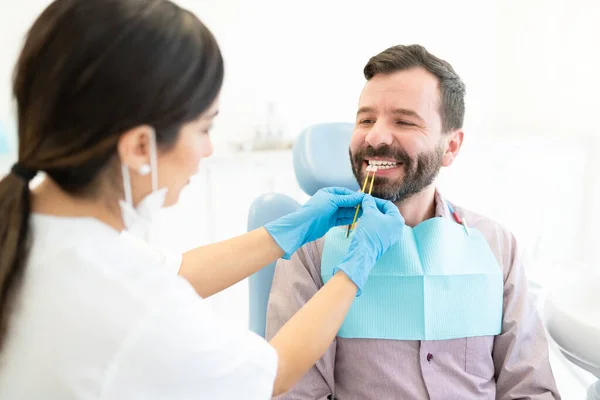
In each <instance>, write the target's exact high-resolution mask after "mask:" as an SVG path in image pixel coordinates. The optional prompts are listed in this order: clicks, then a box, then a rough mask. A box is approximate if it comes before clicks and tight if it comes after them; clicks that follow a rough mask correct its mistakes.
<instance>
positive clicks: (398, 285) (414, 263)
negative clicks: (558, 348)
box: [321, 217, 504, 340]
mask: <svg viewBox="0 0 600 400" xmlns="http://www.w3.org/2000/svg"><path fill="white" fill-rule="evenodd" d="M403 229H404V233H403V235H402V239H401V240H400V242H398V243H396V244H395V245H394V246H392V247H391V248H390V249H389V250H388V251H387V252H386V253H385V254H384V255H383V256H382V257H381V258H380V259H379V261H378V262H377V263H376V264H375V266H374V267H373V270H372V271H371V274H370V275H369V279H368V280H367V283H366V285H365V287H364V289H363V292H362V295H361V296H360V297H357V298H356V299H355V300H354V303H353V304H352V306H351V308H350V311H349V313H348V315H347V316H346V318H345V320H344V323H343V325H342V327H341V329H340V331H339V332H338V336H339V337H342V338H367V339H395V340H446V339H456V338H465V337H473V336H488V335H497V334H499V333H500V332H501V328H502V304H503V294H504V279H503V274H502V269H501V267H500V265H499V264H498V261H497V260H496V257H495V256H494V254H493V253H492V251H491V249H490V247H489V245H488V243H487V241H486V240H485V238H484V237H483V235H482V234H481V232H479V231H478V230H477V229H474V228H472V227H470V228H468V230H467V229H465V227H464V226H463V225H461V224H458V223H456V222H454V221H452V220H450V219H448V218H441V217H436V218H432V219H429V220H427V221H424V222H422V223H421V224H419V225H417V226H416V227H415V228H411V227H409V226H404V228H403ZM351 239H352V235H351V236H350V237H349V238H346V230H345V228H339V227H337V228H333V229H331V230H330V231H329V232H328V233H327V235H326V236H325V246H324V250H323V256H322V259H321V277H322V278H323V282H324V283H325V282H327V281H328V280H329V279H331V277H332V272H333V269H334V267H336V266H337V265H339V264H340V263H341V262H342V260H343V259H344V257H345V255H346V253H347V251H348V247H349V246H350V241H351Z"/></svg>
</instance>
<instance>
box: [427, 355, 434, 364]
mask: <svg viewBox="0 0 600 400" xmlns="http://www.w3.org/2000/svg"><path fill="white" fill-rule="evenodd" d="M431 360H433V354H431V353H428V354H427V362H428V363H431Z"/></svg>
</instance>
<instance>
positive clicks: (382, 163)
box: [369, 160, 398, 167]
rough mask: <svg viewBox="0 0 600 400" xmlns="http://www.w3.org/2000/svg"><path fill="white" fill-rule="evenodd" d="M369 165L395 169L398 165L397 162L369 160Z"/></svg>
mask: <svg viewBox="0 0 600 400" xmlns="http://www.w3.org/2000/svg"><path fill="white" fill-rule="evenodd" d="M369 165H376V166H378V167H386V166H389V167H395V166H396V165H398V163H397V162H395V161H379V160H369Z"/></svg>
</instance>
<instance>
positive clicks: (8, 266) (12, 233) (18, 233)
mask: <svg viewBox="0 0 600 400" xmlns="http://www.w3.org/2000/svg"><path fill="white" fill-rule="evenodd" d="M30 207H31V205H30V203H29V182H28V181H27V180H26V179H23V177H19V176H17V175H16V174H15V173H14V172H12V173H10V174H9V175H7V176H6V177H4V178H3V179H2V180H1V181H0V351H1V350H2V347H1V346H2V344H3V341H4V340H3V339H4V337H5V336H6V331H7V329H8V322H9V318H10V314H11V306H12V305H14V304H15V303H14V301H13V298H14V296H15V294H16V292H17V289H18V287H19V283H20V281H21V278H22V276H23V272H24V269H25V261H26V259H27V252H28V251H27V250H28V246H29V213H30Z"/></svg>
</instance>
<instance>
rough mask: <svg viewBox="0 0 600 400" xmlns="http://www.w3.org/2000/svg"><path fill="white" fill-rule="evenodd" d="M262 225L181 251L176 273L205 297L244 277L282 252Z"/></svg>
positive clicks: (273, 259)
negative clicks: (235, 235) (237, 234)
mask: <svg viewBox="0 0 600 400" xmlns="http://www.w3.org/2000/svg"><path fill="white" fill-rule="evenodd" d="M283 254H284V253H283V250H282V249H281V248H280V247H279V246H278V245H277V242H275V240H273V238H272V237H271V235H269V233H268V232H267V230H266V229H265V228H258V229H255V230H253V231H251V232H248V233H246V234H244V235H241V236H238V237H235V238H232V239H228V240H224V241H222V242H218V243H213V244H209V245H206V246H202V247H197V248H195V249H193V250H190V251H188V252H186V253H184V254H183V261H182V263H181V268H180V270H179V275H181V276H183V277H184V278H186V279H187V280H188V281H189V282H190V283H191V284H192V286H193V287H194V289H195V290H196V292H197V293H198V294H199V295H200V296H202V297H205V298H206V297H209V296H212V295H213V294H215V293H218V292H220V291H222V290H224V289H227V288H228V287H230V286H232V285H234V284H236V283H238V282H239V281H241V280H243V279H245V278H247V277H248V276H250V275H252V274H253V273H255V272H257V271H258V270H260V269H261V268H263V267H264V266H266V265H268V264H270V263H272V262H274V261H276V260H277V259H278V258H280V257H281V256H283Z"/></svg>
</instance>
